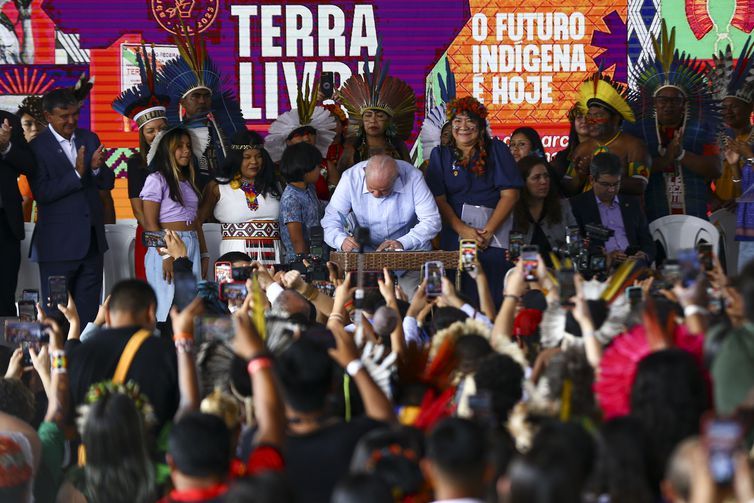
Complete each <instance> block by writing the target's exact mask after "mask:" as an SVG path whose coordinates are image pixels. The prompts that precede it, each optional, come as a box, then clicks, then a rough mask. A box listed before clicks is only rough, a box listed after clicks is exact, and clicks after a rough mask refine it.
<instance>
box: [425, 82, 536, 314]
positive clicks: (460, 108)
mask: <svg viewBox="0 0 754 503" xmlns="http://www.w3.org/2000/svg"><path fill="white" fill-rule="evenodd" d="M447 109H448V118H449V119H450V122H451V129H452V138H451V141H450V145H448V146H445V147H438V148H436V149H434V150H433V151H432V155H431V157H430V161H429V168H428V169H427V185H429V188H430V190H431V191H432V194H434V196H435V201H436V202H437V207H438V209H439V210H440V215H441V216H442V220H443V228H442V230H441V231H440V248H441V249H443V250H457V249H458V241H459V239H470V240H474V241H476V243H477V247H478V257H479V262H480V264H481V266H482V267H483V268H484V270H485V272H486V273H487V276H488V278H489V281H490V284H493V285H502V284H503V278H504V275H505V272H506V271H507V270H508V269H509V268H510V264H509V263H508V262H506V260H505V258H504V255H503V253H502V250H499V249H498V250H494V249H491V248H490V246H493V247H502V246H503V244H504V243H503V242H501V239H500V238H499V237H498V236H496V233H498V231H500V229H501V227H502V226H503V224H504V222H505V221H506V220H507V219H508V217H509V216H510V215H511V213H512V211H513V206H514V205H515V203H516V201H517V200H518V197H519V189H520V188H521V186H522V185H523V182H522V180H521V176H520V175H519V173H518V170H517V169H516V164H515V161H514V160H513V156H511V153H510V150H509V149H508V146H507V145H506V144H505V143H503V142H502V141H500V140H497V139H492V138H490V137H489V134H488V133H487V124H486V120H485V119H486V117H487V109H486V108H484V105H482V104H481V103H480V102H479V101H477V100H476V99H474V98H472V97H470V96H469V97H465V98H460V99H457V100H453V101H451V102H450V103H448V108H447ZM464 206H475V207H477V209H479V208H478V207H483V211H484V212H485V213H487V214H488V217H487V219H486V223H484V224H483V225H482V224H479V225H478V227H472V226H471V225H468V224H467V223H465V222H464V221H463V220H462V215H463V213H464ZM484 208H486V209H484ZM467 209H468V208H467ZM463 291H464V293H466V294H467V295H470V296H471V297H472V298H476V296H477V294H476V285H475V284H474V282H473V281H469V279H468V278H463ZM493 296H494V297H495V298H494V300H495V302H496V303H497V304H498V305H499V304H500V302H502V291H501V289H499V288H498V289H494V291H493Z"/></svg>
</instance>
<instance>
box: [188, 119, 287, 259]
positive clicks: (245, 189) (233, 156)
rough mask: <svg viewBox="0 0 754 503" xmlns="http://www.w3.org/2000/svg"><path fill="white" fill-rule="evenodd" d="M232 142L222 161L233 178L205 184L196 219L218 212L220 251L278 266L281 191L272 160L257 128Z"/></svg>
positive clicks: (204, 218) (203, 219)
mask: <svg viewBox="0 0 754 503" xmlns="http://www.w3.org/2000/svg"><path fill="white" fill-rule="evenodd" d="M232 141H233V142H232V145H231V147H230V149H229V152H228V157H227V158H226V159H225V163H224V165H223V171H224V172H225V174H226V177H227V178H226V179H230V182H228V183H219V182H217V181H214V180H213V181H211V182H210V183H209V184H207V187H206V188H205V189H204V194H203V196H202V202H201V205H200V207H199V215H198V218H199V219H200V221H201V222H202V223H203V222H206V221H208V220H209V218H210V216H212V215H214V217H215V220H217V221H218V222H220V224H221V225H222V238H223V239H222V242H221V244H220V255H223V254H225V253H228V252H231V251H239V252H243V253H246V254H248V255H249V256H250V257H251V259H252V260H258V261H259V262H261V263H263V264H266V265H271V264H278V263H280V261H281V260H280V259H281V243H280V227H279V224H278V217H279V213H280V194H281V192H282V190H281V186H280V182H279V181H278V179H277V177H276V175H275V170H274V166H273V164H272V160H271V159H270V156H269V154H268V153H267V151H266V150H265V149H264V141H263V140H262V138H261V137H260V136H259V135H258V134H257V133H255V132H253V131H240V132H238V133H236V135H235V136H234V137H233V140H232Z"/></svg>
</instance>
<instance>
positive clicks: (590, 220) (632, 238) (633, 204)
mask: <svg viewBox="0 0 754 503" xmlns="http://www.w3.org/2000/svg"><path fill="white" fill-rule="evenodd" d="M618 199H619V200H620V203H619V204H620V212H621V215H622V216H623V227H625V229H626V237H627V238H628V244H629V246H638V247H639V249H641V251H643V252H644V253H646V254H647V256H648V257H649V262H650V263H651V262H652V260H653V259H654V256H655V250H656V246H655V244H654V241H653V240H652V235H651V234H650V233H649V225H648V224H647V217H646V215H645V214H644V210H643V209H642V207H641V202H640V200H639V198H638V197H635V196H624V195H620V196H618ZM570 201H571V210H572V211H573V216H574V217H576V222H577V223H578V224H579V227H581V231H582V233H583V231H584V226H585V225H586V224H595V223H598V224H602V219H601V218H600V210H599V208H597V198H596V197H595V196H594V191H593V190H590V191H588V192H584V193H582V194H579V195H577V196H574V197H572V198H571V199H570Z"/></svg>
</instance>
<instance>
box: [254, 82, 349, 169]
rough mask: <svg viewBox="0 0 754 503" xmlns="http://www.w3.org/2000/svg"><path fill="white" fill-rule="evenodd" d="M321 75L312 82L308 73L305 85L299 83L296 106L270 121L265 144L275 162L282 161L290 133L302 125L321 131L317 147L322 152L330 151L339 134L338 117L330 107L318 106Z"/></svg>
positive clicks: (318, 132)
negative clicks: (336, 135)
mask: <svg viewBox="0 0 754 503" xmlns="http://www.w3.org/2000/svg"><path fill="white" fill-rule="evenodd" d="M318 82H319V81H318V79H315V80H314V82H313V83H311V84H310V82H309V76H308V75H307V77H306V82H305V84H304V88H303V89H302V88H301V87H299V89H298V95H297V96H296V108H294V109H293V110H289V111H287V112H285V113H284V114H281V115H280V116H279V117H278V118H277V119H275V122H273V123H272V124H270V129H269V132H268V134H267V136H266V137H265V139H264V148H265V149H266V150H267V152H268V153H269V154H270V157H271V158H272V160H273V162H279V161H280V159H281V158H282V157H283V151H284V150H285V147H286V141H287V140H288V137H289V136H290V135H291V133H293V132H294V131H296V130H297V129H300V128H302V127H306V126H309V127H311V128H312V129H314V130H315V131H316V132H317V140H316V143H315V145H314V146H315V147H317V150H319V151H320V153H321V154H322V156H323V157H324V156H326V155H327V149H328V148H329V147H330V144H331V143H332V141H333V139H334V138H335V126H336V120H335V117H334V116H333V114H332V113H330V111H329V110H327V109H326V108H324V107H322V106H317V91H316V90H317V89H319V83H318Z"/></svg>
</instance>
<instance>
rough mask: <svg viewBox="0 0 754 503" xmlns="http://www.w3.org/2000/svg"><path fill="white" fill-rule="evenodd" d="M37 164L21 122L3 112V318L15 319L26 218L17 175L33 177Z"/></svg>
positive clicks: (0, 283) (0, 153)
mask: <svg viewBox="0 0 754 503" xmlns="http://www.w3.org/2000/svg"><path fill="white" fill-rule="evenodd" d="M35 167H36V163H35V162H34V156H32V154H31V150H29V147H28V145H27V144H26V140H25V139H24V130H23V128H22V127H21V122H20V121H19V120H18V118H17V117H16V116H15V115H13V114H11V113H8V112H4V111H0V278H2V279H1V280H0V316H16V303H15V301H16V298H15V297H16V284H17V282H18V268H19V267H20V266H21V240H22V239H24V215H23V211H22V209H21V193H20V192H19V191H18V175H19V174H24V175H26V176H32V175H33V174H34V171H35Z"/></svg>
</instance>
